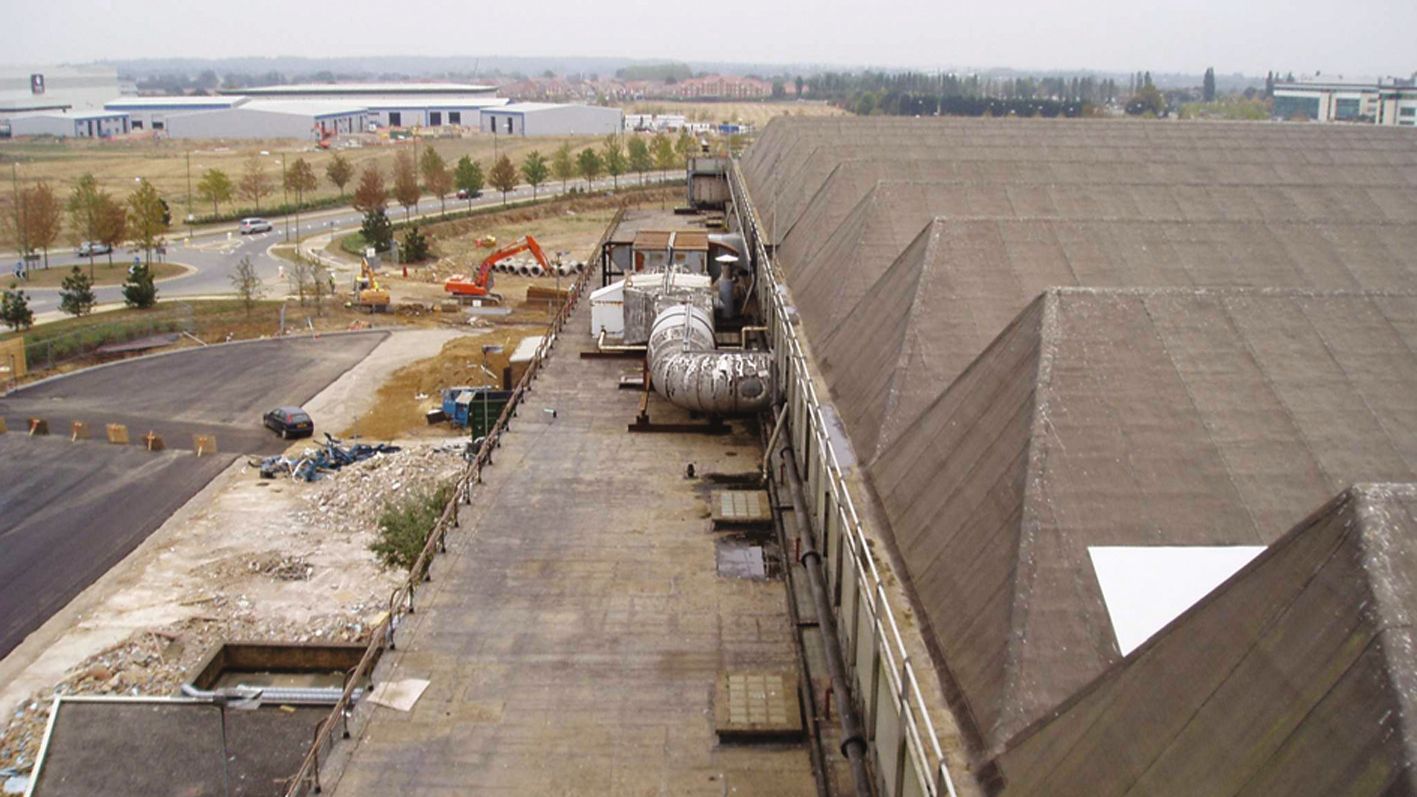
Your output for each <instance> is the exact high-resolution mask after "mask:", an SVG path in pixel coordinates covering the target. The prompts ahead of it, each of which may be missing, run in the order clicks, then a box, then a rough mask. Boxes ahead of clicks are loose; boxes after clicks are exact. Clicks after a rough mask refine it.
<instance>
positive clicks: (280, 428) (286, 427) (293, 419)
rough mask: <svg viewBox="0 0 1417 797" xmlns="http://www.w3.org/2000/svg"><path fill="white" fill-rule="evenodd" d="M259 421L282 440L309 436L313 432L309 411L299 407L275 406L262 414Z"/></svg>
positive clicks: (312, 422)
mask: <svg viewBox="0 0 1417 797" xmlns="http://www.w3.org/2000/svg"><path fill="white" fill-rule="evenodd" d="M261 422H262V423H264V424H265V425H266V428H268V429H270V430H271V431H273V432H275V433H276V434H279V435H280V436H281V439H283V440H289V439H290V438H292V437H309V436H311V435H313V434H314V433H315V422H314V421H313V420H311V419H310V414H309V413H307V412H306V411H305V410H302V409H300V408H299V407H276V408H275V409H273V410H271V411H270V412H268V413H266V414H265V415H262V416H261Z"/></svg>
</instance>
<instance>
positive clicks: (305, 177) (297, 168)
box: [281, 158, 320, 246]
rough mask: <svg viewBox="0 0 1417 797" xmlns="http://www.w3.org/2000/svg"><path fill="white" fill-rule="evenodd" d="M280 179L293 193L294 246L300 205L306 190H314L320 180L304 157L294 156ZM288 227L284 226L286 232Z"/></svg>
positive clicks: (297, 243)
mask: <svg viewBox="0 0 1417 797" xmlns="http://www.w3.org/2000/svg"><path fill="white" fill-rule="evenodd" d="M281 179H282V182H284V184H285V190H287V191H293V192H294V193H295V243H296V246H299V244H300V207H301V205H303V204H304V203H305V194H306V192H308V191H314V190H315V186H317V185H319V184H320V181H319V180H318V179H317V178H316V177H315V170H314V169H313V168H311V166H310V164H308V163H306V162H305V159H304V158H296V159H295V162H294V163H292V164H290V167H289V168H287V169H286V170H285V174H284V175H283V176H282V178H281ZM289 229H290V228H289V227H287V228H286V230H287V232H288V231H289Z"/></svg>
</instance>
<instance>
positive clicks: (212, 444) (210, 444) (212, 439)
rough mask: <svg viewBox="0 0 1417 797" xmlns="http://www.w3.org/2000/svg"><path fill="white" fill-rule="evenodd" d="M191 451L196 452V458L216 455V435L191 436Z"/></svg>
mask: <svg viewBox="0 0 1417 797" xmlns="http://www.w3.org/2000/svg"><path fill="white" fill-rule="evenodd" d="M192 450H194V451H196V452H197V456H199V457H200V456H201V455H203V454H215V453H216V435H214V434H194V435H192Z"/></svg>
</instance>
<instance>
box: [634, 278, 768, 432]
mask: <svg viewBox="0 0 1417 797" xmlns="http://www.w3.org/2000/svg"><path fill="white" fill-rule="evenodd" d="M648 354H649V368H650V381H651V383H652V384H653V385H654V389H655V390H656V391H657V392H658V393H659V394H660V395H661V396H663V397H664V399H665V400H666V401H668V402H669V403H670V404H673V405H675V406H677V407H683V408H685V409H689V410H696V411H699V412H707V413H712V414H714V415H736V414H748V413H754V412H760V411H762V410H764V409H767V408H768V406H770V405H771V404H772V398H773V380H772V354H771V353H769V352H764V351H717V350H716V349H715V341H714V337H713V316H712V314H711V311H706V310H705V309H704V308H702V307H698V306H695V305H692V304H676V305H674V306H672V307H669V308H666V309H665V310H664V311H663V312H661V313H660V314H659V315H658V316H656V317H655V319H654V327H653V329H652V330H651V332H650V337H649V352H648Z"/></svg>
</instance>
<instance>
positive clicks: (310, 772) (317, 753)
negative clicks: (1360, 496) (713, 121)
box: [285, 210, 624, 797]
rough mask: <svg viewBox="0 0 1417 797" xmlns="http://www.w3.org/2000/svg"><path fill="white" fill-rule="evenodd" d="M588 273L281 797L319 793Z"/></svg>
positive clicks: (456, 491) (614, 222) (581, 278)
mask: <svg viewBox="0 0 1417 797" xmlns="http://www.w3.org/2000/svg"><path fill="white" fill-rule="evenodd" d="M623 216H624V211H623V210H621V211H618V212H617V213H616V214H615V217H614V219H612V220H611V222H610V225H609V226H608V227H606V231H607V235H608V232H609V231H610V230H613V229H615V227H616V226H617V225H618V224H619V223H620V220H621V218H622V217H623ZM604 243H605V236H602V237H601V241H600V243H598V244H596V248H595V250H594V251H596V252H599V251H600V248H601V247H602V246H603V245H604ZM592 271H593V270H592V269H586V270H585V271H584V272H582V273H581V274H580V275H579V276H578V277H577V278H576V281H575V282H574V283H573V285H572V289H571V291H570V294H569V296H568V298H567V300H566V301H565V302H564V303H563V304H562V305H561V308H560V310H559V311H557V313H556V316H555V317H554V318H553V319H552V321H551V324H550V326H549V327H548V328H547V330H546V334H545V335H543V336H542V338H541V342H540V343H539V344H538V345H537V347H536V352H535V353H534V354H533V356H532V358H531V362H530V364H529V365H528V366H527V369H526V373H524V374H523V375H522V378H521V379H520V380H518V382H517V384H516V387H514V388H512V394H511V396H510V398H508V400H507V404H506V406H505V407H503V408H502V413H501V414H500V415H499V416H497V421H496V423H495V424H493V426H492V429H491V430H490V431H489V432H488V433H487V436H486V437H485V438H484V439H483V441H482V445H481V446H479V447H478V449H477V455H476V456H475V457H474V458H473V460H472V461H471V462H469V463H468V465H467V468H466V469H464V471H463V472H462V473H461V474H460V475H459V477H458V481H457V486H456V488H455V489H454V491H453V495H452V497H451V499H449V501H448V504H447V506H445V507H443V513H442V514H441V515H440V516H439V517H438V520H437V522H435V523H434V524H433V529H432V531H431V532H430V533H429V534H428V540H427V542H426V543H425V544H424V546H423V550H422V551H420V552H419V554H418V558H417V559H416V560H414V563H413V566H412V567H411V568H409V571H408V577H407V578H406V579H405V580H404V582H403V583H402V584H400V585H399V586H398V587H397V588H395V589H394V591H393V593H392V594H391V595H390V596H389V602H388V609H387V611H386V612H385V614H384V618H383V619H382V620H381V621H380V622H379V623H378V625H376V626H375V627H374V628H373V629H372V630H371V631H370V635H369V646H368V647H367V648H366V649H365V651H364V655H363V656H362V657H361V658H360V660H359V663H358V664H357V665H355V667H354V668H353V669H352V670H350V671H349V673H347V675H346V678H345V685H344V691H343V692H342V693H341V694H340V697H339V700H338V701H337V702H336V703H335V705H334V707H333V708H332V709H330V713H329V716H327V717H326V718H325V719H324V721H322V722H321V723H320V725H319V726H318V727H317V728H316V729H315V734H314V738H313V739H312V741H311V744H310V749H309V751H308V752H307V753H306V754H305V758H304V759H302V761H301V763H300V768H299V770H297V771H296V773H295V774H294V776H292V778H291V780H290V784H289V786H288V787H287V789H286V792H285V794H286V797H300V796H301V795H305V794H309V793H311V791H313V792H315V793H318V792H319V791H320V760H321V757H322V756H323V755H325V754H326V753H327V752H328V751H329V749H330V748H331V747H332V746H333V745H334V742H335V732H336V731H339V732H340V735H341V736H342V737H343V738H346V739H347V738H349V736H350V732H349V721H350V718H351V716H352V715H353V709H354V693H355V692H356V691H357V690H358V688H359V686H360V684H362V683H363V682H364V680H365V679H366V678H369V677H370V676H371V675H372V672H373V668H374V664H375V662H377V661H378V659H379V657H380V656H381V655H383V652H384V651H385V650H394V649H396V645H397V641H398V640H397V632H398V627H399V622H400V620H401V619H402V618H403V617H404V616H406V615H409V614H413V613H414V611H415V608H416V604H415V599H416V597H417V594H418V590H419V589H420V588H421V586H422V585H423V584H424V583H427V582H429V581H431V580H432V565H433V560H434V559H435V558H436V557H437V556H438V554H442V553H447V550H448V532H449V531H450V530H451V529H453V528H455V527H456V526H457V524H458V507H459V506H461V505H465V504H470V503H472V493H473V490H474V488H475V486H476V485H478V484H480V483H481V482H482V470H483V468H486V467H487V466H489V465H491V464H492V451H493V450H494V449H496V448H497V446H498V445H499V444H500V441H501V437H502V434H503V433H504V432H506V431H507V426H508V424H509V423H510V421H511V419H512V418H513V417H515V415H516V413H517V408H518V406H519V405H520V404H521V401H522V399H523V398H524V397H525V396H526V394H527V392H529V391H530V390H531V383H532V381H533V380H534V379H536V376H537V374H538V372H540V370H541V366H542V363H543V361H544V360H545V358H546V356H547V355H548V354H549V353H550V351H551V348H552V347H553V346H554V345H555V344H556V339H557V337H558V336H559V335H560V333H561V330H562V329H564V328H565V326H566V322H567V321H569V320H570V317H571V314H572V313H573V312H574V311H575V308H576V304H577V303H578V302H579V301H580V299H581V297H582V296H583V295H584V293H585V288H586V286H587V285H588V284H589V278H590V275H591V273H592Z"/></svg>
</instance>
